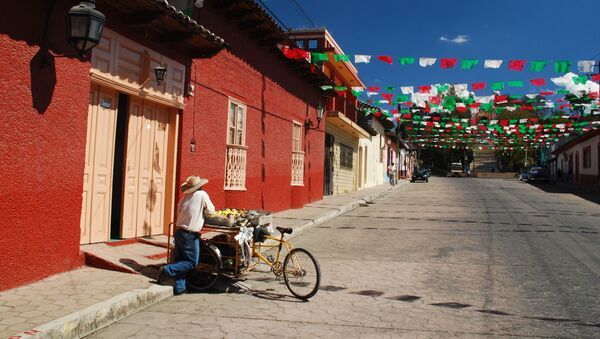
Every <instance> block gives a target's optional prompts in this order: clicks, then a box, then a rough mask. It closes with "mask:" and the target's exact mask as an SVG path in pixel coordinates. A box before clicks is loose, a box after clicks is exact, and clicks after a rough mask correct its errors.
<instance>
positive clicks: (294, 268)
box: [167, 214, 321, 300]
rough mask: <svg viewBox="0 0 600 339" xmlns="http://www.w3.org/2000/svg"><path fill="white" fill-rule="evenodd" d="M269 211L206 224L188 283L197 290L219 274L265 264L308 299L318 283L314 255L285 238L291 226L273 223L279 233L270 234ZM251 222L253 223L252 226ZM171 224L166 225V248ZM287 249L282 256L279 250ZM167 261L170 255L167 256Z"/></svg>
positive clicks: (236, 274) (229, 275) (208, 286)
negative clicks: (225, 222) (226, 222)
mask: <svg viewBox="0 0 600 339" xmlns="http://www.w3.org/2000/svg"><path fill="white" fill-rule="evenodd" d="M270 224H271V218H270V215H266V216H265V215H256V214H248V215H244V216H243V217H241V218H240V219H239V220H238V221H237V222H236V223H235V225H234V226H218V225H210V224H205V225H204V227H203V228H202V232H201V238H200V258H199V260H198V265H197V266H196V267H195V268H194V270H192V271H190V272H189V273H188V275H187V277H186V279H187V281H188V287H189V288H190V289H192V290H196V291H205V290H209V289H211V288H212V287H213V286H214V285H215V283H216V282H217V281H218V280H219V278H220V277H222V276H225V277H227V278H229V279H232V280H237V279H239V278H240V277H241V276H242V275H243V274H244V273H246V272H248V271H251V270H252V269H254V268H256V267H257V266H258V265H261V264H266V265H268V266H270V268H271V271H272V272H273V273H274V274H275V276H276V277H278V278H279V277H281V276H283V279H284V282H285V284H286V286H287V288H288V290H289V291H290V292H291V293H292V295H294V297H296V298H298V299H302V300H307V299H309V298H311V297H313V296H314V295H315V294H316V293H317V291H318V289H319V285H320V280H321V272H320V268H319V264H318V263H317V260H316V259H315V258H314V256H313V255H312V254H311V253H310V252H309V251H308V250H306V249H303V248H294V246H293V244H292V243H291V242H290V241H289V240H287V239H284V237H285V235H286V234H291V233H292V232H293V229H291V228H283V227H276V228H275V229H277V231H278V232H279V233H280V236H279V237H275V236H273V235H271V233H272V231H271V226H270ZM251 225H253V226H251ZM171 234H172V228H171V227H169V251H170V249H171V247H172V246H173V244H171V241H170V237H171ZM282 249H284V250H285V251H286V254H285V256H283V255H281V250H282ZM167 258H168V260H169V261H170V259H171V255H170V252H169V255H168V256H167Z"/></svg>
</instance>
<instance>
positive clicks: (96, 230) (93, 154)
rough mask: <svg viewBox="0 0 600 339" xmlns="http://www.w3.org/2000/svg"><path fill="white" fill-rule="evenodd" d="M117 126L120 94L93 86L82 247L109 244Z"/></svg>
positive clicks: (86, 161)
mask: <svg viewBox="0 0 600 339" xmlns="http://www.w3.org/2000/svg"><path fill="white" fill-rule="evenodd" d="M116 123H117V93H116V92H115V91H113V90H109V89H106V88H103V87H100V86H97V85H92V88H91V91H90V104H89V109H88V126H87V137H86V150H85V167H84V173H83V193H82V208H81V225H80V227H81V237H80V242H81V243H82V244H89V243H95V242H103V241H108V240H109V238H110V213H111V200H112V173H113V162H114V151H115V134H116Z"/></svg>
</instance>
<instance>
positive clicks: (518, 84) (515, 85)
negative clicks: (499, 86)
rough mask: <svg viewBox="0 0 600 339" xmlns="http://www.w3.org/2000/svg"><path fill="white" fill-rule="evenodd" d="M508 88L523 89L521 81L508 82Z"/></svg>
mask: <svg viewBox="0 0 600 339" xmlns="http://www.w3.org/2000/svg"><path fill="white" fill-rule="evenodd" d="M508 87H523V81H521V80H510V81H509V82H508Z"/></svg>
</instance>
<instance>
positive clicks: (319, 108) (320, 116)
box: [304, 102, 325, 131]
mask: <svg viewBox="0 0 600 339" xmlns="http://www.w3.org/2000/svg"><path fill="white" fill-rule="evenodd" d="M324 112H325V108H324V107H323V104H321V103H320V102H319V105H317V127H313V126H314V123H313V122H312V120H310V119H306V120H305V121H304V128H305V129H306V131H308V130H310V129H319V126H321V120H323V113H324Z"/></svg>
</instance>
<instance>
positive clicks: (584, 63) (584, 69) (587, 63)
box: [577, 60, 596, 73]
mask: <svg viewBox="0 0 600 339" xmlns="http://www.w3.org/2000/svg"><path fill="white" fill-rule="evenodd" d="M595 63H596V61H594V60H581V61H579V62H577V68H579V72H581V73H592V72H593V71H594V64H595Z"/></svg>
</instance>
